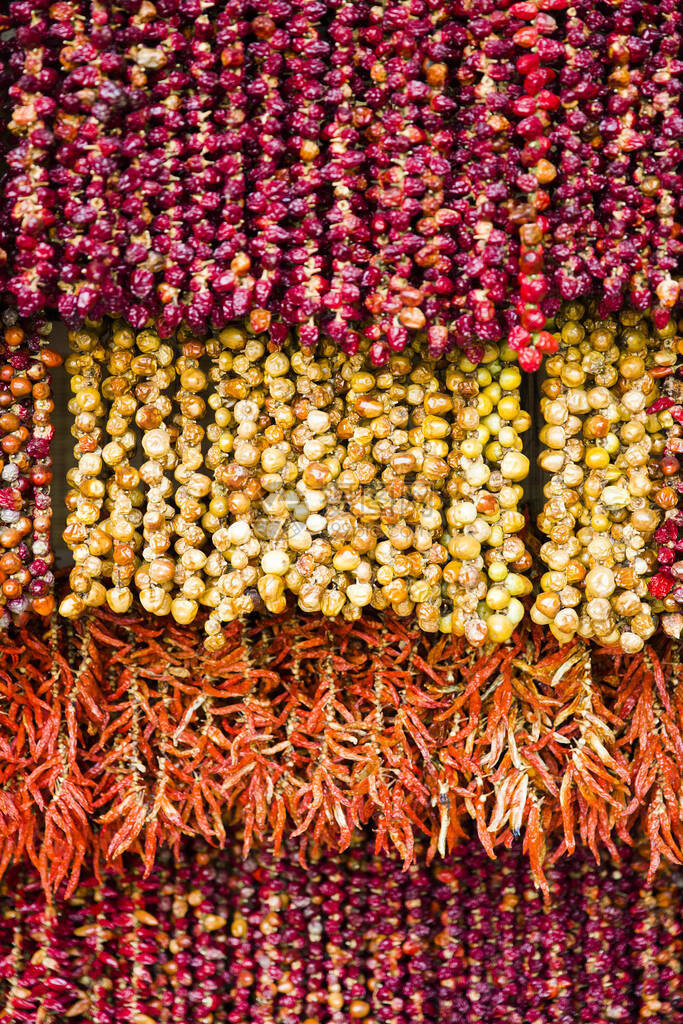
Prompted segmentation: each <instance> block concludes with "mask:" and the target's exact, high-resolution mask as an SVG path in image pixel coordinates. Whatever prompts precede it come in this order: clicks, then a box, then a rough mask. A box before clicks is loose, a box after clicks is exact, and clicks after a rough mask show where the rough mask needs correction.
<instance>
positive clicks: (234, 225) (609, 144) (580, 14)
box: [0, 0, 683, 370]
mask: <svg viewBox="0 0 683 1024" xmlns="http://www.w3.org/2000/svg"><path fill="white" fill-rule="evenodd" d="M0 18H1V19H2V20H0V28H2V29H8V30H10V31H5V32H3V35H2V44H1V53H0V58H1V60H0V64H1V72H0V89H2V93H3V96H4V99H5V102H6V109H7V111H8V114H7V116H6V124H7V128H8V130H9V133H8V134H9V140H10V141H9V147H8V152H7V165H8V176H7V187H6V192H5V199H4V203H3V204H2V207H1V209H0V244H1V245H2V256H3V259H2V283H3V284H4V285H5V286H6V287H7V288H8V289H9V292H10V293H11V295H13V296H14V299H15V300H16V303H17V306H18V308H19V311H20V313H21V314H22V315H30V314H34V313H37V312H39V311H40V310H43V309H58V310H59V313H60V315H61V317H62V318H63V319H65V320H66V321H67V322H68V323H69V325H70V326H72V327H77V326H80V325H81V324H82V323H83V322H84V320H85V319H87V318H90V319H99V318H101V317H102V316H103V315H105V314H108V315H111V316H115V317H122V318H124V319H125V320H126V321H127V322H128V323H130V324H131V325H132V326H133V327H134V328H142V327H150V326H154V327H155V329H156V330H158V331H159V332H160V334H161V336H162V337H169V336H170V335H171V334H172V333H173V332H174V330H176V329H177V328H178V327H179V326H180V324H181V322H185V324H186V325H188V326H189V327H190V329H191V330H192V331H194V332H195V333H196V334H202V333H205V332H206V330H207V329H208V328H209V327H210V326H212V327H213V328H214V329H217V330H220V329H222V328H224V327H226V326H228V325H229V324H230V323H232V322H234V321H235V320H242V319H243V318H249V320H250V324H251V326H252V327H253V329H255V330H257V331H261V330H267V331H269V338H270V339H271V340H272V341H274V342H275V343H276V344H281V343H282V342H283V340H284V339H285V338H286V337H287V336H288V335H292V336H294V337H295V338H296V339H297V340H298V342H299V343H300V344H301V345H303V346H304V347H307V346H313V345H315V344H317V342H318V341H319V340H320V339H325V338H332V339H333V340H334V341H335V342H336V343H338V344H339V345H340V346H341V347H342V348H343V350H344V351H345V352H347V353H349V354H352V353H354V352H355V351H357V348H358V345H359V344H360V342H361V339H365V341H366V342H367V343H368V344H369V346H370V349H369V351H370V357H371V359H372V360H373V362H374V363H376V364H378V365H383V364H384V363H386V361H387V360H388V358H389V356H390V354H391V352H392V351H399V350H401V349H403V348H404V347H405V346H406V345H408V344H410V343H411V342H412V341H413V340H419V341H421V342H425V343H427V344H428V345H429V347H430V349H431V354H432V355H434V356H439V355H441V354H443V353H444V352H445V351H446V350H447V349H449V348H452V347H453V346H454V345H459V346H460V347H462V348H463V349H464V350H465V352H466V354H467V355H468V358H470V359H471V360H472V361H475V362H476V359H477V353H478V352H479V351H480V350H481V347H482V346H483V345H485V344H491V343H497V342H499V341H500V340H501V338H502V337H503V336H504V335H509V336H510V339H511V342H512V343H513V345H514V346H515V347H516V348H518V349H519V352H520V364H521V365H522V367H523V368H526V369H530V370H533V369H536V368H537V367H538V366H539V364H540V361H541V357H542V354H543V353H544V352H548V351H551V352H552V351H553V350H554V338H553V335H552V331H551V330H549V329H548V323H549V321H550V320H551V319H552V317H553V316H554V315H555V313H556V311H557V308H558V305H559V301H560V300H561V299H564V300H577V299H589V298H595V299H597V300H598V301H599V303H600V313H601V315H602V316H603V317H605V316H610V315H613V314H615V313H617V312H618V311H619V310H620V309H621V308H622V307H623V306H624V304H625V303H627V302H629V301H630V302H632V303H633V304H634V305H635V307H636V308H637V309H639V310H646V309H648V308H651V309H652V310H653V315H654V317H655V321H656V324H657V326H659V327H663V326H665V325H666V323H667V321H668V318H669V316H670V312H671V310H672V308H674V307H675V306H676V304H677V303H678V302H679V299H680V257H681V250H682V243H681V240H680V196H681V194H682V192H683V176H682V174H681V141H680V140H681V136H682V135H683V116H682V115H681V110H680V92H681V72H682V70H683V61H682V60H681V56H680V54H681V35H682V32H683V14H682V13H681V11H680V9H679V5H678V3H677V0H660V2H659V3H658V4H647V3H644V2H643V0H626V2H623V3H610V4H603V5H596V4H594V3H592V2H590V0H577V2H576V3H574V4H573V5H571V6H570V5H569V2H568V0H533V2H527V0H522V2H514V3H511V4H509V5H504V6H502V7H501V6H500V5H498V4H496V3H494V2H493V0H456V2H454V3H451V4H441V3H436V2H433V0H410V2H408V3H405V2H398V0H383V2H382V3H379V4H376V5H374V6H373V5H371V4H369V3H367V2H363V0H361V2H358V3H350V2H347V0H333V2H329V3H322V2H320V0H254V2H251V3H246V2H245V0H221V2H220V3H219V2H218V0H160V3H159V4H157V5H155V4H151V3H149V2H142V3H138V2H136V3H125V4H124V3H121V4H113V3H108V2H103V0H97V2H96V3H94V4H91V5H88V4H85V3H84V2H83V0H60V2H58V3H50V2H49V0H11V2H10V3H9V4H8V5H7V12H6V13H4V14H3V15H1V16H0Z"/></svg>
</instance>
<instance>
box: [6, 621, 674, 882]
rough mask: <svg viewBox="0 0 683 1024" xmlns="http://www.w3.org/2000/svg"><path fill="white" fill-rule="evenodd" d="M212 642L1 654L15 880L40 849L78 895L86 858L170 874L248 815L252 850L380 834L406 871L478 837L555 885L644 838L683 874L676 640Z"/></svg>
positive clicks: (116, 642) (75, 631) (306, 624)
mask: <svg viewBox="0 0 683 1024" xmlns="http://www.w3.org/2000/svg"><path fill="white" fill-rule="evenodd" d="M200 636H201V626H200V625H197V626H196V627H188V626H185V627H180V626H169V625H168V624H167V623H161V622H159V620H157V619H155V618H154V617H153V616H152V617H149V616H144V615H142V616H140V615H139V614H137V613H135V614H134V613H133V612H130V613H129V614H128V615H127V616H112V615H111V614H108V613H102V612H95V613H91V614H90V615H89V616H88V617H86V618H84V619H82V620H80V621H79V622H78V623H76V624H75V625H74V626H73V627H68V628H67V629H66V630H65V629H64V628H61V629H60V628H59V627H58V625H57V621H56V620H55V622H54V625H53V628H52V630H51V632H50V634H49V635H48V637H47V638H46V639H45V640H43V639H41V638H40V637H36V636H35V635H32V634H31V633H30V632H28V631H26V632H22V633H20V634H18V636H17V638H16V639H15V640H14V641H12V642H11V643H9V642H6V643H5V644H4V645H3V648H2V652H3V657H4V663H5V671H4V673H3V674H2V678H1V679H0V687H1V690H2V696H3V701H4V706H5V707H6V709H7V710H6V711H3V712H2V719H1V724H2V728H3V730H4V733H5V734H6V745H7V748H6V752H5V753H4V754H3V756H2V759H1V761H0V765H1V768H2V776H3V779H4V788H3V797H2V832H1V833H0V842H1V847H0V866H3V865H6V864H7V863H9V862H10V861H11V860H12V859H13V858H16V857H19V856H22V855H23V854H24V853H27V854H28V855H29V856H30V857H31V858H32V859H33V860H34V861H35V862H36V863H37V864H38V865H39V867H40V870H41V873H42V874H43V878H44V880H45V883H46V884H50V885H53V886H54V885H58V884H60V883H61V881H62V880H64V879H67V878H70V879H71V880H72V881H71V884H75V880H76V879H77V877H78V874H79V872H80V871H81V868H82V864H83V862H84V859H85V858H86V857H90V856H91V855H92V856H94V857H96V859H97V860H100V861H104V862H113V861H116V860H117V859H118V858H119V857H120V856H121V855H122V854H123V853H124V852H125V851H126V850H127V849H131V848H134V849H136V850H138V851H139V853H140V854H141V856H142V857H143V859H144V860H145V862H146V863H147V865H150V864H152V863H153V862H154V859H155V856H156V851H157V849H158V848H159V847H160V846H164V845H165V844H167V843H174V842H175V841H176V839H177V838H178V836H179V835H180V834H183V833H187V832H190V833H194V834H200V835H204V836H205V837H206V838H208V839H211V840H212V841H218V842H219V843H222V842H223V841H224V840H225V828H226V823H229V822H231V821H232V820H234V819H239V820H242V821H243V822H244V824H245V842H246V845H247V847H248V846H249V845H250V844H251V843H252V842H254V841H256V840H257V839H265V838H268V837H274V838H275V840H276V842H278V843H279V842H280V841H281V839H282V837H283V836H285V835H289V834H293V833H296V834H298V835H299V836H300V837H301V842H302V844H303V846H304V847H305V848H308V849H309V850H311V849H315V848H316V847H318V846H319V845H321V844H322V846H325V847H327V846H331V847H332V848H337V847H338V846H339V845H340V844H341V845H342V846H346V845H347V844H348V842H349V841H350V839H351V838H352V836H353V834H354V832H355V831H356V830H357V829H358V828H359V827H361V826H362V825H363V824H365V823H366V822H371V823H373V827H375V828H376V831H377V841H378V844H379V847H380V848H381V849H383V848H386V849H391V848H396V849H397V850H398V851H399V852H400V854H401V856H402V857H403V858H404V860H405V862H406V864H410V863H412V861H413V858H414V843H415V841H416V837H417V836H418V835H419V834H420V833H421V832H424V831H425V830H426V831H427V833H428V834H429V835H430V837H431V838H430V843H431V847H430V848H431V850H432V852H435V851H437V850H439V851H441V852H442V853H443V852H445V851H446V850H447V849H449V848H450V847H452V845H453V844H454V843H455V842H456V841H457V839H458V837H459V836H460V835H461V834H462V832H463V829H465V828H466V827H467V822H471V821H473V822H474V825H475V826H476V829H477V833H478V836H479V840H480V841H481V843H482V845H483V847H484V849H485V850H486V851H487V853H488V854H490V855H493V854H494V852H495V850H496V849H499V848H500V847H501V846H505V845H506V844H509V842H511V841H512V839H513V838H514V837H515V836H517V835H519V834H520V833H521V834H523V835H524V847H525V851H526V852H527V854H528V856H529V858H530V864H531V870H532V871H533V874H534V877H535V878H536V879H537V880H539V881H540V882H541V884H545V883H544V875H543V872H544V865H545V866H547V864H548V857H549V855H550V854H551V853H553V852H554V851H558V852H559V853H560V854H561V853H562V852H563V851H565V850H568V851H569V852H572V851H573V850H574V848H575V846H576V845H577V844H581V845H584V844H587V845H589V846H590V847H591V848H592V849H593V850H594V851H595V853H596V855H597V853H598V850H599V848H600V847H604V846H606V847H607V848H608V849H610V850H612V851H613V850H614V839H615V838H616V837H618V836H621V837H624V838H625V837H627V836H632V837H634V838H638V837H642V836H645V835H646V836H647V839H648V842H649V844H650V849H651V857H652V865H653V870H654V868H655V867H656V865H657V863H658V862H659V861H660V860H661V859H662V858H663V859H669V860H674V861H679V860H682V859H683V822H682V821H681V815H680V810H679V806H678V802H677V799H676V796H675V794H676V793H677V792H678V790H679V788H680V784H681V779H682V776H683V757H682V756H681V750H680V742H679V740H678V737H679V736H680V734H681V727H682V723H681V721H680V717H681V716H680V708H679V703H678V702H677V701H676V699H675V693H676V688H677V686H678V685H679V683H680V678H679V677H680V664H679V658H678V657H677V651H676V649H675V644H673V645H672V644H671V643H670V642H668V641H666V642H665V641H664V640H663V639H660V640H658V641H657V642H656V643H654V642H653V641H649V642H648V643H647V644H646V646H645V648H644V650H643V651H641V652H640V653H638V654H636V655H633V656H624V655H620V654H615V653H614V651H612V652H609V651H608V652H606V653H605V654H602V653H601V652H600V650H594V651H593V652H590V651H589V649H588V648H587V647H584V646H583V645H582V643H580V642H579V641H573V642H571V643H569V644H565V645H564V646H562V647H559V646H558V645H557V643H556V642H555V641H554V639H553V638H552V637H551V636H550V635H549V634H548V633H547V632H545V631H544V630H542V629H539V628H535V629H534V631H533V632H531V633H529V632H525V631H522V632H517V633H516V634H515V635H514V636H513V637H512V638H511V641H510V643H509V644H507V645H504V646H499V647H497V648H493V647H490V646H489V647H487V648H485V649H484V651H482V652H481V653H480V654H478V655H477V654H475V653H473V652H472V651H471V649H470V650H468V649H467V648H466V646H465V643H464V641H463V640H454V639H448V640H447V639H445V638H443V639H441V640H440V641H439V642H437V643H433V642H429V641H428V639H427V636H426V634H424V633H422V632H421V631H420V630H419V629H418V628H416V627H409V626H407V625H406V624H405V622H402V620H400V619H398V618H396V617H394V616H393V615H391V614H390V613H388V612H383V613H381V614H380V615H376V614H372V615H368V616H366V617H365V618H364V619H361V620H359V621H358V622H352V623H343V624H342V623H338V622H337V621H335V620H332V621H331V622H329V623H328V624H327V625H326V628H325V630H324V631H323V630H321V628H320V620H319V618H317V617H312V616H306V615H300V614H299V613H289V614H287V615H284V616H279V617H273V618H270V619H268V620H267V621H261V622H260V623H258V624H255V625H254V626H252V627H250V628H245V627H244V626H242V625H238V624H234V625H233V626H230V627H227V629H226V644H225V646H224V648H223V649H222V650H221V651H220V652H218V653H217V654H215V655H214V654H211V653H210V652H206V653H203V654H202V653H201V649H200V646H199V638H200ZM378 652H379V657H378ZM121 666H123V670H122V668H121ZM46 679H47V680H50V685H49V687H48V688H47V689H46V686H45V680H46ZM19 707H21V708H22V709H23V713H22V717H21V718H18V717H17V715H16V712H15V710H13V709H16V708H19ZM122 765H123V766H124V767H125V772H124V774H123V775H122Z"/></svg>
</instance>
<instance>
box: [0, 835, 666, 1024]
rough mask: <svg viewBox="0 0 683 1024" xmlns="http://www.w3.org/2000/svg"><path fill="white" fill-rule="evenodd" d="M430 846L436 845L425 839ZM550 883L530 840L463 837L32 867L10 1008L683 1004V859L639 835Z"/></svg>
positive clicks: (497, 1009)
mask: <svg viewBox="0 0 683 1024" xmlns="http://www.w3.org/2000/svg"><path fill="white" fill-rule="evenodd" d="M420 852H421V853H422V854H424V853H425V851H424V850H421V851H420ZM548 880H549V896H548V899H547V900H546V901H545V902H544V901H543V900H542V899H541V897H540V895H539V894H538V892H536V891H535V890H534V887H533V883H532V880H531V877H530V875H529V871H528V867H527V865H526V863H525V860H524V858H523V857H522V856H521V855H520V851H519V848H518V846H517V845H515V847H514V848H513V849H512V850H509V851H506V852H505V853H504V854H503V855H502V857H501V859H500V861H499V862H497V863H495V864H493V865H492V864H490V862H488V861H487V859H486V857H485V855H484V854H483V852H482V851H481V850H480V849H479V848H478V847H477V845H476V844H474V843H472V842H460V843H459V844H458V845H457V847H456V849H455V850H454V852H453V853H452V854H451V855H450V856H449V857H448V858H447V859H446V860H444V861H438V862H436V863H435V864H433V865H432V866H431V867H429V866H427V865H425V863H424V858H423V857H421V858H420V862H419V864H417V865H415V866H414V867H413V868H412V869H411V870H410V871H408V872H403V871H402V870H401V864H400V861H397V860H396V859H395V858H393V857H388V856H386V855H379V856H378V855H375V854H373V851H372V848H371V845H370V844H369V843H368V842H367V840H366V841H364V842H361V843H359V844H358V845H356V846H354V847H352V849H350V850H348V851H347V852H346V853H344V854H341V855H333V856H326V857H321V858H319V859H315V860H314V861H311V862H310V864H309V865H308V868H307V869H304V868H303V867H302V865H301V864H300V863H299V861H298V859H297V855H296V850H295V849H294V848H293V847H292V846H289V845H288V846H287V847H286V848H285V849H284V850H283V852H282V855H281V856H280V857H278V858H277V859H276V858H274V857H273V855H272V853H271V852H270V851H267V850H264V851H260V852H258V853H252V854H251V855H250V856H248V857H247V858H246V860H242V859H241V856H240V849H239V838H238V837H235V838H233V840H232V842H231V844H230V846H229V848H228V849H227V850H226V851H221V852H217V851H215V850H211V849H208V848H207V847H206V846H205V845H204V844H203V843H198V842H193V843H192V842H187V841H186V842H184V843H183V844H182V846H181V847H180V849H179V853H178V857H177V859H176V860H175V862H171V860H170V858H169V857H166V856H164V857H163V858H161V859H160V862H159V864H158V865H157V866H156V867H155V868H154V870H153V871H152V873H151V874H150V875H149V877H146V878H140V877H139V875H138V874H137V872H136V871H135V870H131V869H130V867H126V868H125V869H124V870H123V871H122V873H120V874H118V875H110V874H107V875H105V876H104V877H103V878H102V879H101V880H100V881H97V880H95V879H93V878H92V877H90V876H89V877H88V878H86V879H84V880H83V883H82V884H81V885H80V886H79V887H78V888H77V889H76V891H75V892H74V893H73V895H72V896H71V897H70V898H69V899H67V900H62V899H60V900H59V901H57V902H55V903H52V902H50V901H48V900H47V899H46V897H45V894H44V893H43V892H42V891H41V888H40V881H39V879H38V877H37V876H36V874H35V873H33V872H32V871H31V870H30V869H27V868H23V869H21V870H13V871H12V872H11V873H10V875H9V876H8V878H7V879H6V881H5V882H4V883H3V885H2V890H1V891H0V1005H2V1008H3V1009H2V1015H1V1016H0V1019H1V1020H2V1021H3V1022H4V1021H7V1022H9V1021H12V1022H22V1024H34V1022H38V1021H47V1022H53V1021H55V1022H56V1021H58V1020H69V1021H74V1022H75V1024H115V1022H117V1021H124V1022H126V1024H128V1022H129V1021H130V1022H134V1024H154V1022H156V1021H168V1022H169V1024H212V1022H217V1021H227V1022H230V1024H264V1022H268V1021H283V1022H286V1024H302V1022H304V1021H317V1022H318V1024H340V1022H342V1021H348V1020H351V1021H363V1022H365V1024H412V1022H413V1021H421V1022H430V1024H450V1022H452V1021H454V1020H463V1021H465V1020H466V1021H482V1022H483V1021H486V1022H492V1021H508V1022H516V1024H520V1022H522V1021H525V1022H535V1024H536V1022H537V1024H540V1022H546V1021H553V1022H558V1024H560V1022H564V1021H577V1020H585V1021H590V1022H594V1021H620V1022H622V1024H638V1022H639V1021H644V1020H647V1021H650V1022H652V1024H672V1022H674V1021H679V1020H680V1019H681V1016H682V1015H683V976H682V974H683V963H682V960H683V935H682V932H681V922H680V916H679V914H678V904H679V890H680V884H681V879H680V873H678V872H666V873H662V874H661V875H660V876H659V878H658V879H657V881H656V884H655V885H654V887H652V888H644V887H643V864H642V860H641V858H640V857H639V856H638V854H637V853H635V852H632V851H630V850H628V849H626V850H623V851H622V857H621V860H620V861H619V862H618V863H606V864H597V865H596V864H595V862H593V861H592V859H591V858H590V857H589V856H588V855H585V854H584V855H576V856H575V857H574V858H572V859H571V861H569V862H561V863H560V864H558V865H556V866H554V867H553V868H552V869H551V870H550V872H549V876H548Z"/></svg>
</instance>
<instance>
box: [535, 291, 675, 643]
mask: <svg viewBox="0 0 683 1024" xmlns="http://www.w3.org/2000/svg"><path fill="white" fill-rule="evenodd" d="M557 325H558V327H559V329H560V350H559V352H558V353H557V355H555V356H552V357H551V358H550V359H548V362H547V364H546V370H547V376H546V379H545V381H544V382H543V385H542V392H543V396H544V397H543V398H542V400H541V413H542V415H543V418H544V420H545V425H544V426H543V428H542V429H541V431H540V435H539V437H540V441H541V443H542V444H543V445H544V446H545V448H544V450H543V451H542V453H541V455H540V456H539V463H540V465H541V467H542V468H543V469H545V470H546V471H547V472H549V473H551V474H552V476H551V478H550V480H549V481H548V483H546V485H545V487H544V494H545V497H546V499H547V500H546V503H545V505H544V508H543V511H542V513H541V515H540V517H539V520H538V523H539V527H540V529H541V530H542V531H543V532H544V533H545V534H546V535H547V537H548V540H547V541H546V543H545V544H543V546H542V547H541V549H540V554H541V558H542V559H543V561H544V562H545V564H546V565H547V567H548V571H547V572H546V573H545V575H544V576H543V577H542V578H541V592H540V594H539V595H538V596H537V598H536V602H535V604H534V608H533V611H532V617H533V619H534V621H535V622H539V623H544V624H549V625H550V629H551V630H552V632H553V633H554V634H555V636H556V637H557V638H558V640H560V642H566V641H567V640H569V639H570V638H571V637H572V636H574V635H576V634H578V635H579V636H582V637H583V638H584V639H587V640H588V639H596V640H597V641H598V642H600V643H602V644H607V645H611V646H613V645H618V644H621V647H622V648H623V650H625V651H627V652H630V653H633V652H635V651H638V650H642V648H643V645H644V643H645V642H646V640H648V639H649V637H651V636H652V634H653V633H654V631H655V627H656V613H657V612H658V611H662V610H666V611H667V612H670V611H672V610H673V609H672V607H671V601H670V599H669V598H668V597H667V596H666V591H665V590H664V589H662V588H660V585H659V582H658V579H657V577H653V574H654V572H655V568H656V564H657V545H658V542H659V539H660V536H661V534H660V532H659V531H660V529H661V526H662V524H663V520H664V516H665V514H667V513H671V510H672V509H675V507H676V505H677V503H678V495H677V493H676V491H675V490H674V489H673V488H672V487H671V485H670V484H669V481H668V479H667V475H666V473H665V472H664V471H663V470H662V466H661V461H660V460H661V457H662V456H663V454H664V451H665V446H666V444H667V431H668V430H669V428H672V426H673V424H674V420H673V417H672V415H671V413H670V412H669V411H668V410H667V409H666V408H665V406H666V404H668V403H667V402H666V401H664V400H663V399H662V398H661V397H660V396H659V383H660V379H661V377H662V375H668V374H670V373H671V370H672V368H673V367H674V366H675V364H676V360H677V352H676V345H677V344H678V346H679V347H680V340H678V341H677V339H676V332H675V325H674V323H673V322H671V321H670V322H669V324H667V326H666V327H665V328H663V329H662V330H657V328H656V327H653V326H652V325H651V322H650V320H649V318H647V317H646V316H644V315H643V314H640V313H635V312H632V311H622V313H621V314H620V316H619V317H618V318H608V319H603V318H602V317H600V315H599V314H598V312H597V311H596V310H591V309H585V308H584V307H583V306H582V305H581V304H580V303H568V304H567V305H566V306H565V307H564V308H563V310H562V312H561V315H560V317H559V319H558V322H557ZM672 442H673V439H671V440H670V441H669V443H672ZM666 465H667V464H666V463H665V464H664V468H665V469H666ZM674 514H678V513H674ZM648 580H649V581H650V583H649V587H648Z"/></svg>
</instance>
